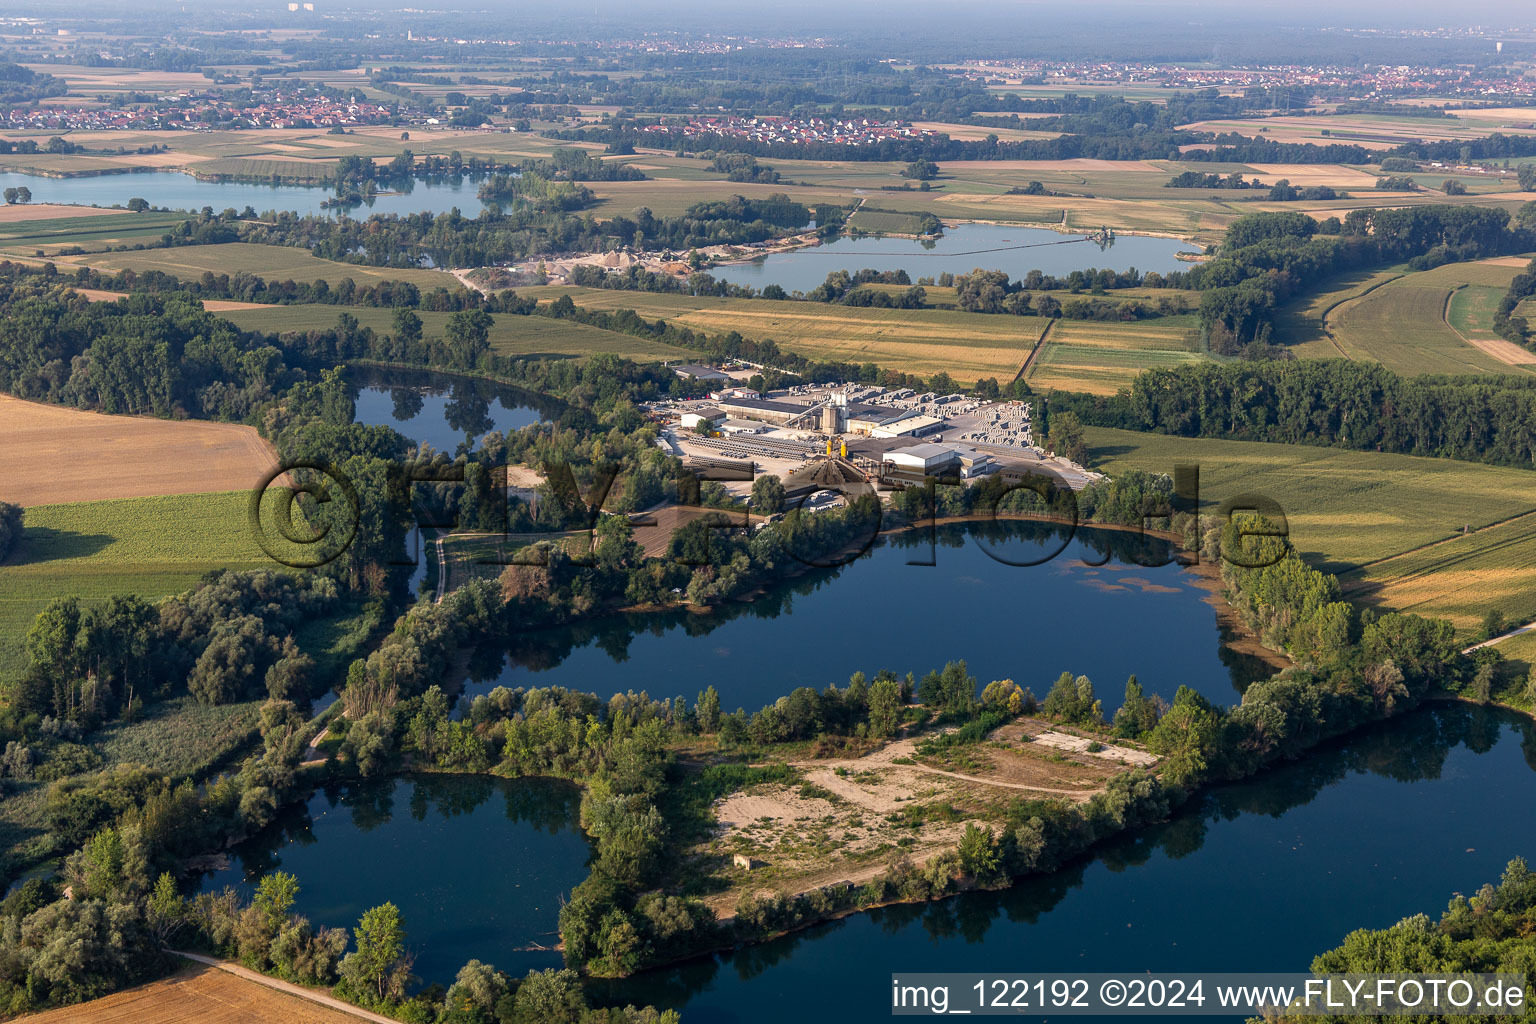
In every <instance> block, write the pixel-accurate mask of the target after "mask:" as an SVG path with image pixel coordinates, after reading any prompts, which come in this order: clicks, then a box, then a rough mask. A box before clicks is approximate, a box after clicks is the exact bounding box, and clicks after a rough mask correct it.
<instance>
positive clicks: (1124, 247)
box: [709, 224, 1199, 292]
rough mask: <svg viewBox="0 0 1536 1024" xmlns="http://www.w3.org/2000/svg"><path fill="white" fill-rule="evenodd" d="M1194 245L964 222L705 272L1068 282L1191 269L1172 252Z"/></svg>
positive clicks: (742, 281) (799, 284) (778, 277)
mask: <svg viewBox="0 0 1536 1024" xmlns="http://www.w3.org/2000/svg"><path fill="white" fill-rule="evenodd" d="M1198 249H1199V247H1198V246H1195V245H1192V244H1190V243H1189V242H1184V241H1180V240H1178V239H1174V238H1153V237H1150V236H1146V235H1119V236H1117V237H1116V238H1115V240H1114V243H1113V244H1112V245H1110V246H1109V248H1107V249H1103V250H1101V249H1100V247H1099V246H1098V245H1097V244H1096V243H1094V242H1090V241H1088V240H1087V239H1085V238H1082V237H1080V236H1073V235H1064V234H1060V233H1058V232H1055V231H1049V230H1046V229H1044V228H1021V227H1012V226H1008V225H1002V224H961V225H960V226H958V227H949V228H945V229H944V234H943V235H942V236H940V237H939V238H938V239H936V240H929V241H921V240H918V239H914V238H875V237H866V238H852V237H847V236H845V237H842V238H838V239H837V240H836V241H833V242H829V243H827V244H825V245H818V246H813V247H811V248H808V249H797V250H795V251H794V252H786V253H775V254H774V255H771V256H766V257H764V258H763V259H760V260H757V261H756V262H753V263H743V264H738V265H735V266H728V267H715V268H713V269H711V270H710V271H709V273H710V274H711V275H712V276H713V277H715V278H716V279H717V280H721V281H729V282H730V283H731V284H738V285H751V286H752V287H753V288H759V289H761V288H764V287H767V286H768V285H770V284H777V285H778V286H779V287H781V288H783V289H785V290H786V291H801V292H804V291H809V290H811V289H812V288H815V287H816V286H817V285H819V284H821V283H822V282H823V281H825V280H826V278H827V275H828V274H830V273H832V272H833V271H835V270H848V271H855V270H862V269H865V268H869V269H872V270H905V271H906V272H907V275H908V276H909V277H911V278H912V281H913V282H914V283H916V281H917V279H918V278H919V277H938V275H940V274H942V273H944V272H945V271H948V272H950V273H952V274H965V273H969V272H970V271H972V270H975V269H976V268H977V267H981V268H983V269H986V270H1002V271H1006V272H1007V274H1008V276H1009V277H1012V278H1020V277H1023V276H1024V275H1025V274H1027V273H1029V272H1030V271H1031V270H1041V271H1044V272H1045V273H1047V274H1055V275H1057V276H1061V277H1065V276H1066V275H1067V274H1069V273H1071V272H1072V271H1074V270H1086V269H1087V268H1089V267H1107V268H1111V269H1114V270H1128V269H1130V268H1131V267H1135V268H1136V269H1137V270H1140V271H1142V272H1146V271H1150V270H1155V271H1157V272H1158V273H1167V272H1169V271H1171V270H1188V269H1189V267H1190V264H1188V263H1184V262H1181V261H1180V260H1178V259H1177V258H1176V257H1175V255H1174V254H1175V253H1178V252H1183V251H1198Z"/></svg>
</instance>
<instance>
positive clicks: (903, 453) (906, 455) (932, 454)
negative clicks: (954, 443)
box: [882, 442, 964, 480]
mask: <svg viewBox="0 0 1536 1024" xmlns="http://www.w3.org/2000/svg"><path fill="white" fill-rule="evenodd" d="M883 468H884V469H885V472H884V473H883V474H882V476H884V477H886V478H898V479H902V480H906V479H911V480H921V479H923V478H924V477H930V476H960V475H961V471H962V469H963V468H964V467H963V466H962V463H961V460H960V454H959V453H958V452H956V451H955V450H954V449H953V448H951V447H949V446H948V445H942V444H933V443H931V442H930V443H927V444H918V445H913V446H912V447H911V448H897V449H895V450H894V451H888V452H886V453H885V459H884V465H883Z"/></svg>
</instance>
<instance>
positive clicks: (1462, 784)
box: [598, 705, 1536, 1024]
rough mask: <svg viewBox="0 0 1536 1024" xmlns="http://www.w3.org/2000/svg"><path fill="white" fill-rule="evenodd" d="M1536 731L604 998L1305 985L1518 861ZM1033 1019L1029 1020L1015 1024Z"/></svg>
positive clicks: (1390, 753)
mask: <svg viewBox="0 0 1536 1024" xmlns="http://www.w3.org/2000/svg"><path fill="white" fill-rule="evenodd" d="M1533 770H1536V728H1533V723H1532V722H1531V721H1530V720H1529V719H1528V718H1524V717H1522V716H1516V715H1513V714H1509V713H1503V712H1499V711H1496V710H1493V709H1483V708H1472V707H1468V706H1461V705H1458V706H1441V707H1436V708H1432V709H1426V710H1421V711H1418V712H1415V713H1413V714H1411V715H1409V716H1406V717H1404V718H1402V719H1400V720H1398V721H1395V722H1391V723H1387V724H1385V725H1382V726H1379V727H1376V728H1373V729H1370V730H1368V731H1365V732H1362V733H1360V734H1358V735H1357V736H1355V737H1353V738H1350V739H1348V740H1346V741H1343V742H1340V743H1336V744H1333V745H1330V746H1328V747H1327V748H1325V749H1323V750H1321V751H1317V752H1314V753H1313V754H1311V755H1309V756H1308V757H1307V758H1306V759H1305V760H1303V761H1301V762H1299V763H1297V764H1293V765H1287V766H1284V767H1281V768H1279V769H1277V770H1274V771H1271V772H1268V773H1266V774H1264V775H1262V776H1260V777H1258V778H1256V779H1254V780H1251V781H1249V782H1245V783H1242V784H1238V785H1232V786H1227V787H1223V788H1220V789H1217V790H1215V791H1212V792H1209V793H1207V794H1205V795H1204V796H1203V797H1202V798H1199V799H1197V800H1195V801H1193V804H1194V806H1192V807H1186V808H1185V809H1184V811H1183V812H1182V813H1180V814H1179V815H1177V816H1176V817H1175V818H1174V819H1173V820H1171V821H1169V822H1167V823H1166V824H1163V825H1160V826H1156V827H1153V828H1149V829H1144V830H1141V831H1139V832H1136V833H1133V834H1130V835H1127V836H1125V837H1123V838H1121V839H1120V840H1118V841H1114V842H1111V843H1109V844H1106V845H1105V846H1104V847H1103V848H1102V849H1100V850H1099V851H1097V855H1096V856H1094V857H1092V858H1091V859H1085V860H1084V861H1082V862H1080V863H1078V864H1076V865H1073V866H1070V867H1068V868H1066V869H1064V870H1062V871H1059V872H1057V873H1055V874H1053V875H1048V876H1042V877H1038V878H1032V879H1027V880H1025V881H1024V882H1023V883H1022V884H1020V885H1017V886H1015V887H1013V888H1012V889H1008V890H1005V891H1002V892H995V893H972V894H968V895H964V896H958V897H955V898H953V899H948V900H944V901H941V902H937V903H928V904H922V905H915V906H902V907H890V908H886V909H882V910H876V911H873V912H869V913H862V914H856V915H854V916H852V917H848V918H844V919H842V920H840V921H835V922H831V923H829V924H825V925H819V926H817V927H815V928H811V929H808V930H806V931H804V932H799V933H796V934H793V935H790V936H788V937H786V938H784V939H781V940H779V941H777V942H771V943H767V944H764V945H761V946H753V947H748V948H745V949H742V950H739V951H736V952H734V953H731V954H729V955H723V956H712V957H705V958H700V959H696V960H693V961H690V962H689V963H686V964H682V965H677V966H673V967H669V968H664V969H660V970H656V971H651V972H647V973H644V974H641V975H638V976H637V977H635V978H631V979H628V980H627V981H624V982H619V983H609V984H606V985H602V986H600V987H599V989H598V992H599V993H600V994H601V995H602V997H604V998H605V999H607V1000H611V1001H613V1002H619V1003H630V1002H633V1003H637V1004H646V1003H653V1004H656V1005H658V1006H662V1007H676V1008H679V1009H681V1010H682V1011H683V1019H684V1020H685V1021H687V1024H758V1022H762V1024H770V1022H777V1021H782V1020H785V1019H786V1018H793V1019H797V1020H803V1021H807V1022H817V1024H819V1022H823V1021H827V1022H833V1021H852V1020H874V1019H878V1018H883V1017H885V1016H886V1015H887V1014H888V1013H889V1012H890V1011H889V999H890V978H891V975H892V974H893V973H897V972H907V973H915V972H919V971H935V972H944V971H949V972H988V971H990V972H1006V973H1023V972H1029V971H1056V972H1069V971H1108V972H1125V973H1127V974H1132V973H1142V972H1145V971H1179V970H1183V971H1248V972H1257V971H1305V970H1307V968H1308V966H1309V965H1310V963H1311V960H1312V957H1313V956H1314V955H1315V954H1317V953H1321V952H1323V951H1324V950H1326V949H1330V948H1332V947H1334V946H1336V945H1338V944H1339V943H1340V942H1341V941H1342V940H1343V938H1344V936H1345V935H1346V934H1347V933H1348V932H1350V931H1352V930H1354V929H1355V928H1361V927H1372V928H1384V927H1388V926H1390V925H1392V924H1394V923H1396V922H1397V921H1400V920H1402V919H1403V918H1404V917H1408V916H1410V915H1413V914H1417V913H1420V912H1422V913H1425V914H1428V915H1430V917H1431V918H1432V919H1433V918H1438V917H1439V915H1440V913H1441V911H1443V910H1444V909H1445V905H1446V901H1447V900H1448V899H1450V896H1451V894H1452V892H1462V893H1466V894H1471V893H1473V892H1475V891H1476V890H1477V889H1478V887H1479V886H1481V885H1482V884H1483V883H1484V882H1497V881H1498V878H1499V875H1500V874H1501V873H1502V872H1503V869H1504V865H1505V864H1506V863H1507V862H1508V861H1509V860H1510V859H1511V858H1512V857H1515V856H1517V855H1519V856H1524V857H1525V858H1526V859H1527V860H1536V817H1533V816H1532V815H1530V814H1529V813H1528V812H1527V811H1526V810H1525V806H1526V801H1525V800H1524V799H1523V797H1522V796H1520V794H1525V793H1528V792H1529V790H1530V788H1531V784H1532V782H1533V778H1532V774H1531V773H1532V771H1533ZM1033 1019H1039V1018H1033Z"/></svg>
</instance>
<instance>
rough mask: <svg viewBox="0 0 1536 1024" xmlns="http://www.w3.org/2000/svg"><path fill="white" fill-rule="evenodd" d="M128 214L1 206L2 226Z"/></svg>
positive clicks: (89, 208)
mask: <svg viewBox="0 0 1536 1024" xmlns="http://www.w3.org/2000/svg"><path fill="white" fill-rule="evenodd" d="M127 212H128V211H127V210H103V209H101V208H99V207H95V206H69V205H66V204H64V203H8V204H6V205H5V206H0V224H21V223H25V222H27V221H34V220H61V219H63V218H65V217H117V216H120V215H121V214H124V213H127Z"/></svg>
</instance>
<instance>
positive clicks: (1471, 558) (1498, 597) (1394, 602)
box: [1339, 512, 1536, 634]
mask: <svg viewBox="0 0 1536 1024" xmlns="http://www.w3.org/2000/svg"><path fill="white" fill-rule="evenodd" d="M1339 583H1340V584H1341V585H1342V587H1343V591H1344V595H1345V596H1346V597H1347V598H1349V599H1351V600H1354V601H1363V602H1365V603H1367V604H1372V605H1379V606H1382V607H1387V608H1391V609H1393V610H1395V611H1403V612H1415V613H1417V614H1420V615H1430V616H1440V617H1442V618H1446V619H1449V620H1450V621H1451V622H1453V623H1455V625H1456V628H1457V629H1458V630H1460V631H1462V632H1464V633H1467V634H1471V632H1472V631H1473V630H1475V629H1477V627H1478V625H1479V624H1480V622H1481V620H1482V617H1483V616H1484V615H1485V614H1486V613H1487V612H1489V611H1493V610H1498V611H1500V612H1503V613H1504V614H1505V615H1506V616H1507V617H1508V618H1509V619H1510V620H1511V621H1516V622H1529V621H1530V620H1531V619H1533V618H1536V512H1532V513H1528V514H1526V515H1524V516H1521V517H1518V518H1515V519H1511V520H1509V521H1508V522H1503V523H1497V524H1495V525H1492V526H1488V527H1486V528H1483V529H1475V528H1474V529H1473V530H1472V531H1471V532H1469V533H1468V534H1467V535H1465V536H1453V537H1450V538H1448V539H1446V540H1443V541H1440V542H1439V543H1436V544H1431V545H1429V546H1427V547H1424V548H1420V549H1416V550H1412V551H1408V552H1405V553H1404V554H1401V555H1398V556H1396V557H1394V558H1389V559H1386V560H1385V561H1381V562H1376V563H1373V564H1371V565H1367V566H1365V567H1363V568H1361V569H1358V570H1355V571H1352V572H1348V573H1345V574H1343V575H1341V576H1340V578H1339Z"/></svg>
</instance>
